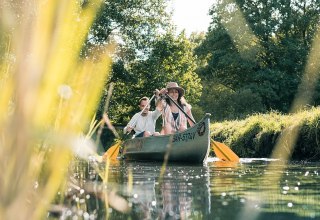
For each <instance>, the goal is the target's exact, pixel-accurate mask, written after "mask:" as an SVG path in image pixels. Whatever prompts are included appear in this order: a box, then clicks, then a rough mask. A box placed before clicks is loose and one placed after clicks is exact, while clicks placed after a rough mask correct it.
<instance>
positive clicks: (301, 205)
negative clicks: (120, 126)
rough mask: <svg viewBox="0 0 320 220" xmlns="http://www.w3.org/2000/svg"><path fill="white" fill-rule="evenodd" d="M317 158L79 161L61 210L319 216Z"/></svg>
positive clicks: (153, 215) (114, 214) (260, 219)
mask: <svg viewBox="0 0 320 220" xmlns="http://www.w3.org/2000/svg"><path fill="white" fill-rule="evenodd" d="M319 165H320V163H307V162H290V163H289V164H286V163H284V162H282V161H279V160H270V159H263V158H259V159H251V158H247V159H243V158H242V159H241V161H240V163H236V164H232V163H226V162H219V161H217V160H216V158H208V161H207V162H206V163H205V164H204V165H187V164H167V165H163V164H161V163H154V162H143V163H142V162H117V163H111V164H107V165H106V166H107V168H106V167H105V165H104V164H103V165H101V164H99V165H97V164H96V163H92V162H84V163H83V162H82V163H80V162H78V163H76V164H75V165H74V167H73V168H74V169H73V172H74V173H73V175H72V178H71V179H70V180H69V184H68V187H67V188H66V193H65V198H64V199H65V204H64V208H63V209H62V210H63V211H62V213H60V215H58V216H59V218H61V219H212V220H232V219H243V220H248V219H252V220H267V219H268V220H269V219H272V220H274V219H279V220H280V219H281V220H282V219H283V220H286V219H288V220H298V219H320V205H319V202H320V186H319V181H320V177H319ZM105 171H107V172H105ZM99 174H100V175H99ZM105 201H109V202H108V203H106V202H105ZM49 218H52V219H55V218H57V216H53V215H49Z"/></svg>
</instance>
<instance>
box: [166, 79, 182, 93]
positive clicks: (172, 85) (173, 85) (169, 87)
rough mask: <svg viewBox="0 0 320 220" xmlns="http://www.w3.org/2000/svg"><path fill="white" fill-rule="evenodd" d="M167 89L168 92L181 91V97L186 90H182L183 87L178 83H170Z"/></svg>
mask: <svg viewBox="0 0 320 220" xmlns="http://www.w3.org/2000/svg"><path fill="white" fill-rule="evenodd" d="M166 89H167V90H168V89H176V90H178V91H179V93H180V95H181V96H183V95H184V89H183V88H181V87H180V86H179V85H178V83H176V82H168V83H167V87H166Z"/></svg>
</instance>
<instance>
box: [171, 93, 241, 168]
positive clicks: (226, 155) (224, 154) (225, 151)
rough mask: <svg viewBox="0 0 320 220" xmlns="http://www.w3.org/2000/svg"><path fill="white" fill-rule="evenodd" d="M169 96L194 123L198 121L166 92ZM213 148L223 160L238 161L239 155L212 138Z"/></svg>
mask: <svg viewBox="0 0 320 220" xmlns="http://www.w3.org/2000/svg"><path fill="white" fill-rule="evenodd" d="M165 96H166V97H167V98H169V99H170V101H171V102H173V103H174V104H175V105H176V106H177V107H178V108H179V109H180V111H182V112H183V113H184V114H185V115H186V117H187V118H188V119H189V120H191V121H192V122H193V123H194V124H195V123H196V122H195V120H194V119H193V118H191V117H190V116H189V115H188V114H187V113H186V112H185V111H184V110H183V109H182V108H181V106H180V105H178V103H176V102H175V101H174V100H173V99H172V98H171V97H170V96H169V95H168V94H165ZM211 148H213V151H214V153H215V155H216V156H217V157H218V158H219V159H220V160H223V161H231V162H238V161H239V157H238V155H236V154H235V153H234V152H233V151H232V150H231V149H230V148H229V147H228V146H227V145H225V144H223V143H220V142H217V141H214V140H213V139H212V138H211Z"/></svg>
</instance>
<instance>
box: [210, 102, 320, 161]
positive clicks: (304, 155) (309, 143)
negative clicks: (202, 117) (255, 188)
mask: <svg viewBox="0 0 320 220" xmlns="http://www.w3.org/2000/svg"><path fill="white" fill-rule="evenodd" d="M319 124H320V108H319V107H317V108H315V107H313V108H311V109H308V110H303V111H300V112H298V113H295V114H288V115H284V114H280V113H278V112H271V113H269V114H256V115H253V116H250V117H248V118H246V119H244V120H235V121H224V122H220V123H212V124H211V126H210V129H211V134H212V137H213V138H214V139H215V140H217V141H222V142H224V143H225V144H227V145H228V146H230V148H231V149H232V150H233V151H234V152H235V153H237V154H238V155H239V156H240V157H242V158H261V157H265V158H269V157H271V154H272V151H273V148H274V146H275V145H276V144H277V141H278V140H279V138H280V137H281V135H282V134H283V133H284V132H285V131H288V133H289V135H290V131H293V130H295V129H298V135H297V137H296V138H297V140H296V143H295V146H294V150H293V152H292V156H291V159H292V160H305V161H316V160H319V159H320V128H319V126H320V125H319ZM290 138H295V136H294V132H292V137H290ZM281 147H282V148H285V149H286V145H285V144H284V145H281Z"/></svg>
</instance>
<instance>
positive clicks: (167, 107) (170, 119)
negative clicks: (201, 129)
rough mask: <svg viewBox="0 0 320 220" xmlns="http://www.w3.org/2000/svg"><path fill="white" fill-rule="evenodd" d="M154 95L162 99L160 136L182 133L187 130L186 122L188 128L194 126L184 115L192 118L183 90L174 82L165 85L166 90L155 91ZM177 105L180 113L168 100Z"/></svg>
mask: <svg viewBox="0 0 320 220" xmlns="http://www.w3.org/2000/svg"><path fill="white" fill-rule="evenodd" d="M156 94H157V95H160V97H163V98H162V99H163V100H162V102H161V103H162V120H163V123H162V131H161V134H172V133H175V132H180V131H184V130H186V129H187V122H188V123H189V125H190V127H191V126H193V125H194V123H193V122H192V121H191V120H190V119H188V118H187V117H186V115H185V113H187V114H188V116H189V117H190V118H192V119H193V121H194V118H193V116H192V112H191V105H190V104H188V103H187V102H186V100H185V99H184V97H183V95H184V89H183V88H181V87H180V86H179V85H178V83H176V82H169V83H167V86H166V88H163V89H161V90H160V91H159V90H156ZM166 94H167V95H168V96H170V98H171V99H172V100H173V101H174V102H175V103H177V104H178V105H179V106H180V107H181V108H182V109H183V110H184V112H185V113H184V112H182V111H181V110H180V109H179V108H178V106H177V105H176V104H175V103H174V102H172V101H171V100H170V98H169V97H166V96H165V95H166Z"/></svg>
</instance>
